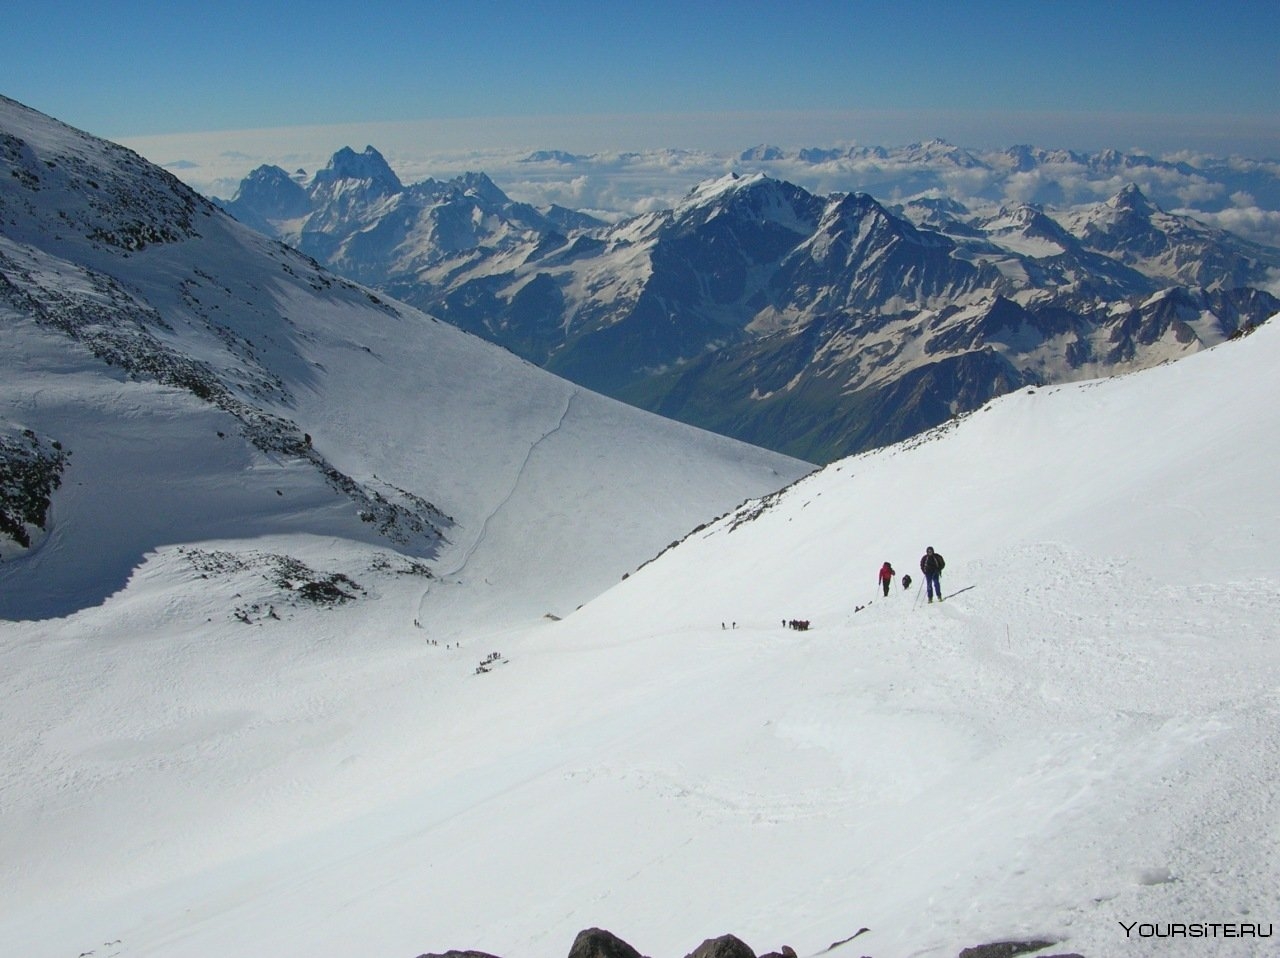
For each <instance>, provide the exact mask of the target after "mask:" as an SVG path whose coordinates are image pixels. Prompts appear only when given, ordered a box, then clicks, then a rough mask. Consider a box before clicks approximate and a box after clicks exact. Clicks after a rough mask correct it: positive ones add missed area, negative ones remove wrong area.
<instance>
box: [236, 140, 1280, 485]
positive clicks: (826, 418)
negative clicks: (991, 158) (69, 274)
mask: <svg viewBox="0 0 1280 958" xmlns="http://www.w3.org/2000/svg"><path fill="white" fill-rule="evenodd" d="M938 149H941V147H938V148H937V149H934V150H932V151H930V153H929V155H930V156H931V157H932V156H933V153H936V152H937V150H938ZM370 151H372V148H371V147H370V148H368V149H367V150H366V153H365V156H366V158H368V159H367V162H370V163H376V160H374V159H373V156H374V155H376V151H372V154H371V153H370ZM378 159H380V158H378ZM934 159H935V160H936V158H934ZM349 162H350V158H349V157H346V156H345V155H339V156H335V158H334V161H333V162H331V164H330V166H329V167H328V168H326V170H324V171H320V172H318V173H317V174H315V176H314V177H313V178H312V180H311V186H309V187H308V189H309V190H310V192H309V193H307V196H308V197H309V200H310V204H311V205H310V207H309V209H310V212H308V213H307V214H305V215H304V216H302V217H301V218H295V219H294V220H291V221H279V220H277V221H274V224H268V225H273V228H274V229H275V231H276V233H277V235H281V236H282V237H285V238H288V237H290V236H293V237H296V238H297V241H298V242H299V244H300V246H301V248H302V249H303V250H304V251H308V252H310V253H312V254H313V255H316V256H317V257H318V258H320V259H321V260H322V261H325V262H326V263H328V264H329V265H331V266H332V267H333V268H335V269H337V270H338V271H340V272H344V273H346V274H347V275H355V276H358V277H360V278H361V279H362V280H363V281H365V282H369V283H372V284H374V285H376V286H379V287H380V288H384V289H386V290H388V291H389V292H391V293H393V294H394V295H395V296H397V297H398V298H401V299H403V300H406V301H408V302H411V303H413V304H415V305H417V306H420V307H421V308H423V309H424V310H426V311H428V312H430V313H432V314H433V315H436V316H438V317H440V318H442V319H444V320H446V321H448V322H450V323H452V324H454V325H456V326H459V327H460V328H463V329H466V330H468V331H470V332H474V333H476V334H478V335H480V336H483V337H484V338H487V339H490V340H491V341H494V342H497V343H499V344H501V345H503V346H506V347H507V348H509V349H511V350H512V351H513V352H515V353H516V354H518V355H520V356H522V357H524V358H526V359H529V360H530V361H532V362H535V363H537V364H539V365H542V366H544V367H546V368H547V369H550V370H552V371H554V372H556V373H558V374H560V375H563V376H565V377H567V378H569V379H571V380H573V381H575V382H578V383H581V384H583V385H586V386H589V387H590V388H593V389H596V390H599V391H601V392H604V393H606V394H609V395H613V396H615V397H618V398H622V399H625V400H626V401H628V402H631V403H634V404H636V405H638V406H641V407H642V408H646V409H650V410H653V411H656V412H660V413H662V414H663V415H666V416H670V417H672V418H676V419H679V420H682V421H685V422H689V423H692V424H694V425H698V426H702V427H705V428H709V429H712V430H715V431H718V432H723V433H725V434H727V435H731V436H734V437H735V438H740V439H745V440H747V441H749V442H752V443H755V444H758V445H763V446H765V447H768V448H772V449H775V450H779V451H784V452H786V453H788V454H791V455H796V456H800V457H802V458H808V459H810V460H812V461H828V460H831V459H834V458H838V457H839V456H842V455H846V454H849V453H852V452H857V451H860V450H863V449H866V448H870V447H873V446H878V445H883V444H886V443H890V442H893V441H896V440H898V439H901V438H904V437H905V436H907V435H911V434H912V433H914V432H917V431H919V430H921V429H925V428H928V427H930V426H933V425H936V424H938V423H939V422H942V421H945V420H946V419H947V418H949V417H950V416H952V415H955V414H957V413H961V412H965V411H968V410H972V409H975V408H978V407H980V406H981V405H982V404H983V403H985V402H987V401H988V400H989V399H991V398H993V397H994V396H997V395H1000V394H1002V393H1004V392H1008V391H1010V390H1012V389H1017V388H1020V387H1022V386H1028V385H1041V384H1047V383H1053V382H1064V381H1071V380H1079V379H1084V378H1091V377H1094V376H1105V375H1111V374H1113V373H1118V372H1127V371H1132V370H1135V369H1140V368H1144V367H1146V366H1150V365H1154V364H1157V363H1160V362H1165V361H1167V360H1169V359H1172V358H1176V357H1178V356H1181V355H1185V354H1186V353H1188V352H1193V351H1196V350H1198V349H1200V348H1203V347H1204V346H1209V345H1213V344H1215V343H1217V342H1220V341H1222V339H1224V338H1226V337H1227V336H1230V335H1231V334H1232V333H1234V332H1235V331H1236V330H1237V329H1239V328H1240V327H1241V326H1242V325H1245V324H1249V323H1257V322H1262V321H1264V320H1265V319H1266V317H1267V316H1269V315H1271V314H1273V313H1274V312H1275V311H1276V308H1277V306H1280V301H1278V300H1277V299H1276V298H1275V297H1274V296H1273V295H1272V294H1271V293H1270V292H1269V291H1268V289H1267V287H1268V286H1270V285H1272V284H1274V282H1275V277H1276V276H1277V275H1280V250H1276V249H1272V248H1270V247H1265V246H1260V245H1259V244H1256V243H1251V242H1248V241H1245V240H1242V239H1239V238H1238V237H1235V236H1233V235H1232V234H1229V233H1227V232H1225V231H1222V230H1218V229H1214V228H1211V227H1209V226H1207V225H1204V224H1201V223H1199V222H1197V221H1196V220H1194V219H1192V218H1190V217H1187V216H1181V215H1176V214H1171V213H1167V212H1165V211H1163V210H1161V209H1159V208H1158V207H1157V206H1156V205H1155V204H1154V203H1152V202H1151V201H1150V200H1149V199H1147V198H1146V197H1145V195H1144V194H1143V193H1142V192H1141V191H1140V190H1139V189H1138V188H1137V187H1135V186H1127V187H1125V188H1124V189H1122V190H1121V191H1120V192H1119V193H1117V194H1116V195H1115V196H1114V197H1112V198H1111V199H1110V200H1108V201H1107V202H1105V203H1101V204H1096V205H1093V206H1090V207H1086V208H1081V209H1073V210H1070V211H1065V212H1059V211H1054V210H1050V209H1047V208H1044V207H1040V206H1035V205H1031V204H1023V205H1020V206H1016V207H1011V208H1004V209H1000V210H999V211H998V212H995V213H989V212H983V211H971V210H969V209H968V208H966V207H965V206H963V205H962V204H960V203H958V202H956V201H953V200H947V199H946V198H944V197H920V198H917V199H915V200H911V201H908V202H905V203H902V204H900V205H896V206H886V205H885V204H883V203H881V202H879V201H877V200H876V199H875V198H874V197H872V196H870V195H868V194H865V193H846V194H832V195H828V196H820V195H815V194H812V193H810V192H808V191H807V190H804V189H802V188H800V187H798V186H795V185H793V184H790V183H787V182H786V181H783V180H777V179H773V178H771V177H768V176H765V175H764V174H761V173H755V174H750V175H737V174H729V175H726V176H724V177H720V178H717V179H714V180H711V181H707V182H705V183H703V184H701V185H699V186H698V187H696V188H695V189H693V190H692V191H690V193H689V194H688V195H687V196H686V197H685V198H684V199H683V200H682V201H681V202H680V203H679V204H676V205H675V206H674V207H673V208H671V209H669V210H664V211H660V212H655V213H648V214H643V215H640V216H636V217H632V218H630V219H627V220H624V221H622V222H620V223H616V224H611V225H600V224H593V223H591V222H590V221H585V220H582V219H579V220H577V221H572V222H571V221H569V220H568V219H567V218H566V217H564V216H563V215H562V216H560V217H559V218H558V220H557V221H556V222H554V223H553V222H551V220H550V219H549V218H548V217H547V216H545V215H543V214H541V213H539V212H538V211H536V210H533V209H532V208H531V207H527V206H524V205H523V204H517V203H514V202H512V201H510V200H509V199H508V198H507V197H506V196H505V194H503V193H502V191H501V190H499V189H498V188H497V187H496V186H495V185H494V184H493V183H492V181H490V180H489V179H488V178H487V177H484V176H483V174H472V175H469V176H468V177H466V178H461V179H460V181H454V182H453V183H452V184H447V185H442V184H438V183H435V182H434V181H427V182H426V183H424V184H420V185H419V186H416V187H405V188H402V189H401V190H400V191H399V192H394V191H392V192H387V188H389V187H386V188H375V186H374V185H373V184H375V183H381V184H390V183H391V179H390V178H389V177H388V174H390V177H391V178H393V177H394V174H392V173H390V170H389V168H388V169H386V170H385V171H384V172H382V173H380V175H379V176H378V177H372V176H364V177H363V178H362V179H359V180H354V179H350V178H346V179H343V178H342V177H341V176H340V173H341V171H342V170H343V169H344V168H345V167H346V165H348V164H349ZM955 162H958V161H955ZM379 169H381V166H379ZM282 174H283V171H276V172H275V173H268V172H266V171H258V172H256V173H255V175H254V176H255V177H257V178H266V177H269V176H270V177H274V180H275V181H277V182H282V180H281V176H282ZM251 179H252V178H251ZM338 182H341V183H345V184H346V186H345V187H344V189H343V196H344V201H343V202H342V203H341V204H339V203H336V202H335V201H334V200H332V199H330V197H331V195H332V191H333V188H334V184H335V183H338ZM246 183H249V184H250V186H251V185H252V184H251V183H250V181H246ZM297 189H302V187H301V186H297ZM428 196H429V197H430V198H431V202H430V203H429V204H427V203H424V200H423V198H424V197H428ZM352 197H362V199H360V201H359V202H354V201H350V202H349V200H350V198H352ZM252 200H253V193H252V190H251V189H250V190H245V189H242V191H241V192H240V194H239V195H238V196H237V199H236V200H235V201H233V202H232V203H230V204H228V208H229V209H231V210H232V211H233V212H235V211H237V210H240V211H241V212H242V214H243V215H244V216H245V217H246V218H247V219H249V220H253V218H254V217H255V216H256V217H258V218H259V219H261V218H262V217H263V216H264V215H265V213H266V212H268V211H269V209H270V207H267V206H265V205H264V206H262V207H255V206H254V205H253V203H252ZM406 205H408V206H411V207H412V208H413V210H414V211H415V212H414V214H413V216H411V217H409V219H406V218H405V215H404V213H403V211H402V209H401V207H402V206H406ZM278 207H279V204H276V208H278ZM288 208H289V209H291V210H293V209H296V208H297V206H296V205H290V206H289V207H288ZM410 220H411V221H412V222H413V223H414V224H415V226H414V227H413V228H412V229H410V228H409V227H408V226H407V223H408V222H409V221H410ZM446 224H452V228H446ZM291 231H292V232H291Z"/></svg>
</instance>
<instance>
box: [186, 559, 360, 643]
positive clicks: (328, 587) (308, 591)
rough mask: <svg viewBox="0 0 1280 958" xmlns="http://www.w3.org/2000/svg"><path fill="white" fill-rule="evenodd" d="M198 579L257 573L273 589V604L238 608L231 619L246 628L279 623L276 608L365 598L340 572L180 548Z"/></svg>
mask: <svg viewBox="0 0 1280 958" xmlns="http://www.w3.org/2000/svg"><path fill="white" fill-rule="evenodd" d="M178 552H179V553H180V554H181V555H182V556H183V557H184V558H186V560H187V561H188V562H189V563H190V564H191V566H192V568H193V569H195V570H196V571H197V572H199V573H200V574H201V576H206V577H207V576H230V575H234V574H236V573H241V572H247V571H252V570H258V571H260V572H261V573H262V577H263V578H264V579H266V580H267V581H268V582H269V583H271V585H272V586H274V587H275V588H276V589H277V590H279V591H278V593H277V594H276V595H275V596H274V601H272V600H268V599H263V600H261V601H259V602H253V603H245V604H242V605H240V606H237V607H236V609H235V610H234V612H233V613H232V616H233V618H236V619H238V620H240V621H241V622H244V623H245V624H247V625H250V624H254V623H257V622H261V621H263V620H264V619H279V618H280V615H279V612H278V611H277V608H276V607H277V605H282V606H287V605H293V606H296V605H298V604H300V603H303V602H305V603H308V604H310V605H319V606H334V605H342V604H343V603H346V602H350V601H352V600H354V599H356V598H358V597H359V596H360V595H362V594H364V592H365V589H364V588H363V587H362V586H361V585H360V583H358V582H356V581H355V580H354V579H352V578H351V577H350V576H348V575H346V574H345V573H342V572H317V571H316V570H314V569H312V568H311V567H310V566H308V565H307V564H306V563H305V562H303V561H302V560H301V559H297V558H295V557H294V556H290V555H281V554H279V553H272V552H244V553H237V552H227V551H223V550H206V549H190V548H183V547H179V548H178Z"/></svg>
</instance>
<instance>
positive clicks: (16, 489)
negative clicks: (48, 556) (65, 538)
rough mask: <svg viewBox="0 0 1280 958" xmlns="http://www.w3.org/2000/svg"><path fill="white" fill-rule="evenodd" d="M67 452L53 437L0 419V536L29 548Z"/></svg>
mask: <svg viewBox="0 0 1280 958" xmlns="http://www.w3.org/2000/svg"><path fill="white" fill-rule="evenodd" d="M68 456H70V453H69V452H67V451H66V450H64V449H63V448H62V444H61V443H60V442H58V441H57V440H56V439H50V438H48V437H46V436H40V435H37V434H36V433H35V432H34V431H33V430H31V429H23V428H20V427H16V426H12V425H8V424H3V423H0V537H5V538H8V539H10V540H12V541H13V542H15V543H17V544H18V545H19V546H21V547H22V548H23V549H29V548H31V545H32V542H33V531H38V532H43V531H44V529H45V524H46V523H47V521H48V517H49V504H50V500H51V498H52V496H53V492H54V490H55V489H57V488H58V487H59V486H60V485H61V484H62V472H63V470H64V469H65V468H66V464H67V457H68Z"/></svg>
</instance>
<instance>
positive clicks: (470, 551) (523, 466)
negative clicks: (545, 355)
mask: <svg viewBox="0 0 1280 958" xmlns="http://www.w3.org/2000/svg"><path fill="white" fill-rule="evenodd" d="M578 392H579V390H578V389H577V388H576V387H574V388H573V389H571V390H570V391H569V395H568V397H567V398H566V399H565V403H564V409H562V410H561V411H560V416H559V418H558V419H557V420H556V423H555V425H554V426H552V427H551V428H550V429H548V430H547V431H546V432H544V433H543V434H542V435H541V436H539V437H538V438H537V439H535V440H534V441H533V442H531V443H530V444H529V449H528V451H527V452H526V453H525V455H524V461H523V462H521V463H520V468H518V469H517V470H516V474H515V478H514V479H512V481H511V488H510V489H508V490H507V494H506V495H505V496H503V497H502V501H501V502H499V503H498V504H497V505H496V506H494V507H493V509H491V510H490V512H489V514H488V515H487V516H485V517H484V521H483V522H481V523H480V532H479V534H478V535H477V536H476V538H475V540H474V541H472V543H471V545H470V546H468V547H467V550H466V552H464V553H463V555H462V561H460V562H459V563H458V564H457V565H455V566H454V567H453V568H451V569H448V570H443V571H441V572H440V573H439V576H440V578H442V579H443V578H444V577H446V576H447V577H453V576H456V575H457V574H458V573H460V572H461V571H462V570H463V569H465V568H466V567H467V563H468V562H470V561H471V557H472V556H473V555H475V552H476V550H477V549H478V548H480V544H481V543H482V542H484V540H485V537H486V536H487V535H488V534H489V522H490V521H491V520H492V519H493V517H494V516H496V515H497V514H498V513H499V512H501V511H502V510H503V508H505V507H506V505H507V503H508V502H510V501H511V498H512V497H513V496H514V495H515V494H516V490H517V489H518V488H520V480H521V479H522V478H524V474H525V471H526V470H527V469H528V468H529V462H530V461H531V460H532V459H533V454H534V452H535V451H536V450H537V448H538V447H539V446H540V445H542V444H543V443H544V442H546V441H547V440H548V439H550V438H551V437H552V436H554V435H555V434H556V433H557V432H559V431H560V430H561V428H562V427H563V426H564V423H565V420H566V419H568V418H569V410H570V409H571V408H572V407H573V400H574V399H575V398H576V397H577V395H578ZM430 591H431V588H430V586H428V587H427V588H426V589H424V590H423V592H422V598H420V599H419V600H418V614H417V618H416V619H415V621H417V622H421V621H422V613H423V605H424V604H425V602H426V600H427V594H428V593H429V592H430Z"/></svg>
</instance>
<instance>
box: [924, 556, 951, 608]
mask: <svg viewBox="0 0 1280 958" xmlns="http://www.w3.org/2000/svg"><path fill="white" fill-rule="evenodd" d="M946 567H947V563H946V560H945V559H943V558H942V553H941V552H934V551H933V546H929V547H928V548H927V549H925V550H924V555H922V556H921V557H920V571H921V572H923V573H924V583H925V585H926V586H928V589H929V601H930V602H932V601H933V594H934V593H935V592H936V593H938V601H939V602H941V601H942V579H941V577H942V570H943V569H945V568H946ZM917 601H919V600H917Z"/></svg>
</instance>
